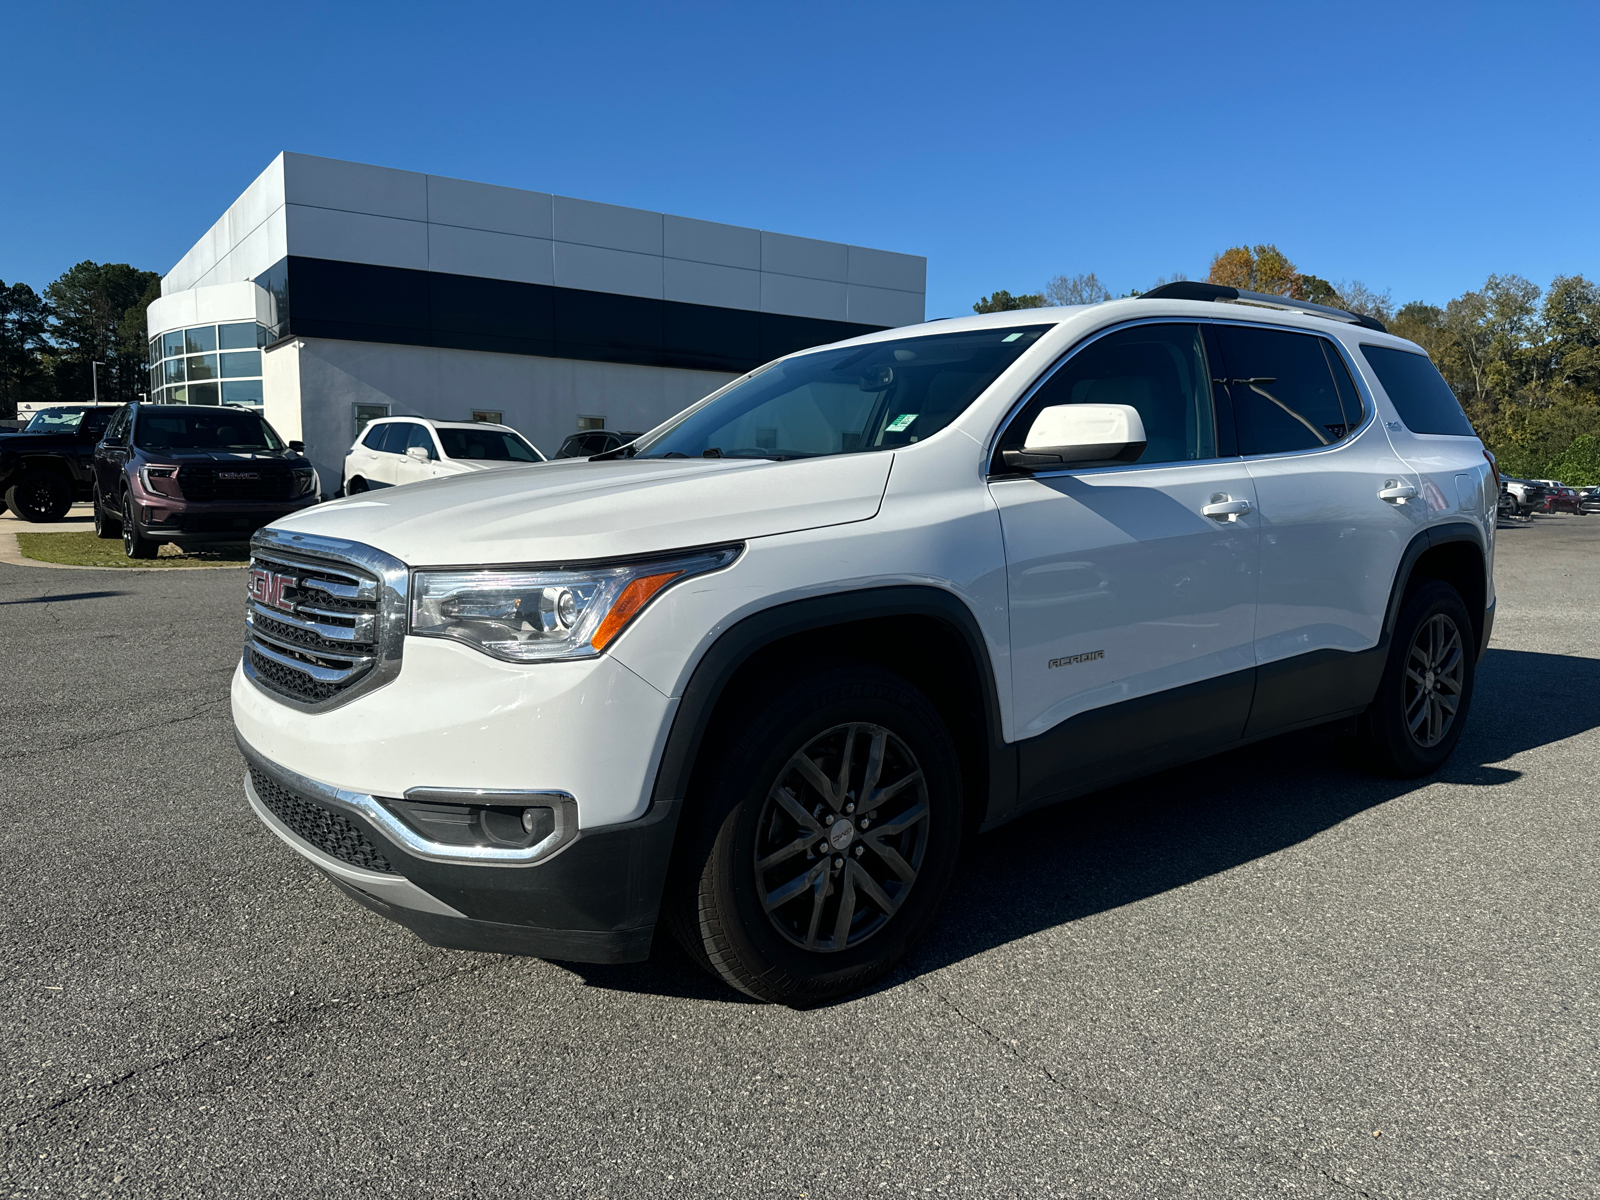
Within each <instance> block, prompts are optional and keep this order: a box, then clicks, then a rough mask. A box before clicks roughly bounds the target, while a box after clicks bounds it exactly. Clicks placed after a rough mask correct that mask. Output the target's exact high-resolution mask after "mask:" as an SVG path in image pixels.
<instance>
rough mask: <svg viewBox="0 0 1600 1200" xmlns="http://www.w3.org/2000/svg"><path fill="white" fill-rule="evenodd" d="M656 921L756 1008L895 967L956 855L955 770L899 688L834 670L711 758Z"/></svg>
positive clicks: (920, 703) (816, 995)
mask: <svg viewBox="0 0 1600 1200" xmlns="http://www.w3.org/2000/svg"><path fill="white" fill-rule="evenodd" d="M706 753H707V754H709V755H710V756H711V758H710V761H709V762H708V763H707V769H704V770H702V771H699V772H697V774H696V782H697V787H696V795H697V799H698V800H699V807H698V809H697V810H696V811H694V812H692V813H690V814H687V815H686V821H687V822H688V823H687V826H686V828H685V830H684V837H683V845H682V852H681V857H680V859H679V862H678V865H677V869H676V871H675V876H674V878H675V884H674V889H673V894H672V895H671V896H669V911H668V920H669V922H670V924H671V926H672V928H673V931H674V933H675V934H676V935H677V936H678V938H679V940H680V941H681V942H682V943H683V944H684V946H685V948H686V949H687V950H688V951H689V952H690V954H691V955H693V956H694V957H695V958H696V959H697V960H698V961H699V962H700V963H701V964H702V965H703V966H705V967H706V968H707V969H709V970H710V971H711V972H712V973H713V974H715V975H717V976H718V977H720V978H721V979H723V980H724V981H725V982H727V983H728V984H730V985H731V986H733V987H735V988H737V989H738V990H739V991H741V992H744V993H745V994H747V995H750V996H754V997H756V998H757V999H760V1000H770V1001H778V1002H782V1003H796V1004H807V1003H815V1002H818V1001H822V1000H827V999H829V998H831V997H834V996H838V995H842V994H844V993H846V992H849V991H853V990H855V989H856V988H859V987H862V986H863V985H865V984H867V983H869V982H871V981H872V980H874V979H876V978H878V977H880V976H882V975H884V974H885V973H887V972H888V971H889V970H891V969H892V968H893V967H894V966H895V964H896V963H898V962H899V961H900V960H901V959H903V958H904V957H905V955H906V953H907V952H908V951H909V950H910V948H911V945H912V944H913V943H914V942H915V940H916V938H917V937H918V936H919V935H920V934H921V933H922V931H923V930H924V929H925V928H926V927H927V924H928V922H929V920H930V919H931V918H932V916H933V913H934V910H935V909H936V907H937V905H938V902H939V899H940V897H941V896H942V895H943V893H944V891H945V889H946V888H947V887H948V885H949V882H950V879H951V876H952V874H953V873H954V869H955V862H956V856H957V853H958V851H959V849H960V845H961V834H962V802H961V784H960V767H959V764H958V763H957V761H956V757H955V754H954V752H953V750H952V749H951V739H950V735H949V732H948V730H947V729H946V728H945V726H944V723H943V721H942V720H941V719H940V717H939V714H938V712H937V710H935V709H934V707H933V706H932V705H931V704H930V703H929V702H928V700H927V699H926V698H925V697H924V696H923V695H922V694H921V693H920V692H918V691H917V690H916V689H915V688H913V687H912V686H911V685H910V684H909V683H907V682H906V681H905V680H904V679H901V678H900V677H899V676H896V675H892V674H890V673H889V672H887V671H883V670H881V669H878V668H876V667H871V666H867V665H865V664H862V665H841V666H838V667H834V668H830V669H825V670H822V671H819V672H817V673H815V674H812V675H810V676H806V677H802V678H800V679H798V680H796V681H795V682H794V683H792V684H790V685H789V686H788V687H787V688H782V689H780V690H778V691H777V694H776V695H775V696H774V697H773V698H772V699H771V700H770V701H769V702H768V703H766V704H765V705H764V706H762V707H761V708H759V709H757V710H756V711H755V712H754V713H752V714H751V715H750V716H748V717H746V718H745V719H743V720H742V721H741V722H740V723H739V724H738V726H737V727H736V728H735V729H733V730H731V731H730V732H729V733H728V734H727V735H726V736H724V737H722V738H721V739H719V740H718V741H717V742H716V744H715V745H713V746H711V747H709V748H708V750H707V751H706Z"/></svg>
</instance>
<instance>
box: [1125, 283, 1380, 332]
mask: <svg viewBox="0 0 1600 1200" xmlns="http://www.w3.org/2000/svg"><path fill="white" fill-rule="evenodd" d="M1139 299H1141V300H1216V301H1220V302H1222V303H1233V302H1235V301H1243V302H1244V303H1246V304H1259V305H1262V306H1263V307H1265V308H1281V309H1284V310H1285V311H1288V312H1303V313H1309V314H1310V315H1311V316H1314V317H1332V318H1333V319H1334V320H1335V321H1343V322H1345V323H1346V324H1348V325H1359V326H1361V328H1363V329H1376V330H1377V331H1378V332H1379V333H1388V332H1389V331H1388V330H1387V329H1385V328H1384V326H1383V322H1382V321H1377V320H1374V319H1373V318H1372V317H1368V316H1363V315H1362V314H1361V313H1353V312H1349V311H1348V310H1346V309H1343V308H1334V307H1333V306H1331V305H1328V304H1312V303H1311V302H1310V301H1309V300H1291V299H1289V297H1287V296H1268V295H1266V294H1265V293H1264V292H1242V291H1240V290H1239V289H1238V288H1234V287H1225V286H1223V285H1222V284H1220V283H1196V282H1193V281H1192V280H1188V279H1180V280H1177V281H1176V282H1174V283H1163V284H1162V285H1161V286H1160V287H1154V288H1151V289H1150V290H1149V291H1148V292H1145V293H1144V294H1143V295H1142V296H1140V297H1139Z"/></svg>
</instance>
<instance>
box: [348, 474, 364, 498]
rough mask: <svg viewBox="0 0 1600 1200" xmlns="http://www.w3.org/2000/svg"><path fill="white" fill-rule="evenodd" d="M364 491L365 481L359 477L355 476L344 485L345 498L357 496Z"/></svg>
mask: <svg viewBox="0 0 1600 1200" xmlns="http://www.w3.org/2000/svg"><path fill="white" fill-rule="evenodd" d="M366 490H367V481H366V480H365V479H363V478H361V476H359V475H357V476H356V477H355V478H354V479H352V480H351V481H350V482H349V483H347V484H345V487H344V494H345V495H346V496H359V495H360V494H361V493H362V492H364V491H366Z"/></svg>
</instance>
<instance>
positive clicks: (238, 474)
mask: <svg viewBox="0 0 1600 1200" xmlns="http://www.w3.org/2000/svg"><path fill="white" fill-rule="evenodd" d="M217 478H218V479H260V478H261V472H260V471H218V472H217Z"/></svg>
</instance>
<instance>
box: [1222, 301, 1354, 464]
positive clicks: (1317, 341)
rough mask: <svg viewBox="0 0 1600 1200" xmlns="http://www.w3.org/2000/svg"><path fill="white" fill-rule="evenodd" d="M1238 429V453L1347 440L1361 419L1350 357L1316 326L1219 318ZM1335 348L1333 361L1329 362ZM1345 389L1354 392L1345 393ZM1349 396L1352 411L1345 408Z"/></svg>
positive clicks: (1303, 447) (1276, 451)
mask: <svg viewBox="0 0 1600 1200" xmlns="http://www.w3.org/2000/svg"><path fill="white" fill-rule="evenodd" d="M1217 339H1218V341H1219V342H1220V343H1221V344H1222V357H1223V366H1224V367H1225V369H1226V372H1227V383H1228V394H1229V395H1230V396H1231V397H1232V398H1233V413H1234V421H1235V423H1236V424H1237V426H1238V430H1239V453H1240V454H1245V455H1250V454H1286V453H1289V452H1291V451H1294V450H1315V449H1317V448H1318V447H1320V446H1331V445H1333V444H1334V443H1335V442H1338V441H1341V440H1343V438H1344V437H1345V435H1347V434H1348V433H1350V432H1351V431H1353V430H1354V429H1355V428H1356V427H1357V426H1358V425H1359V424H1360V423H1361V410H1360V406H1359V402H1358V401H1356V399H1355V394H1354V389H1353V388H1352V387H1351V385H1350V380H1349V376H1348V373H1346V374H1345V378H1344V380H1343V381H1342V382H1343V383H1344V387H1342V388H1341V387H1340V386H1339V384H1340V381H1339V380H1337V379H1336V377H1335V375H1334V365H1333V363H1337V366H1338V370H1339V371H1340V372H1344V361H1343V360H1342V359H1340V358H1338V357H1337V353H1336V352H1333V350H1332V347H1328V346H1325V342H1324V339H1322V338H1319V337H1317V336H1316V335H1315V334H1309V333H1294V332H1292V331H1290V330H1284V329H1261V328H1258V327H1249V326H1243V325H1219V326H1217ZM1330 353H1332V356H1333V363H1330V361H1329V359H1330ZM1341 392H1344V393H1347V395H1348V398H1344V397H1341ZM1346 404H1349V405H1350V406H1351V411H1346V407H1345V406H1346Z"/></svg>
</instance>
